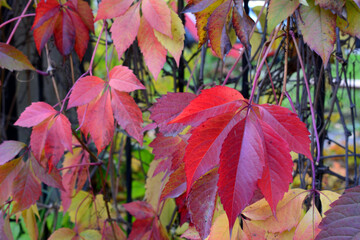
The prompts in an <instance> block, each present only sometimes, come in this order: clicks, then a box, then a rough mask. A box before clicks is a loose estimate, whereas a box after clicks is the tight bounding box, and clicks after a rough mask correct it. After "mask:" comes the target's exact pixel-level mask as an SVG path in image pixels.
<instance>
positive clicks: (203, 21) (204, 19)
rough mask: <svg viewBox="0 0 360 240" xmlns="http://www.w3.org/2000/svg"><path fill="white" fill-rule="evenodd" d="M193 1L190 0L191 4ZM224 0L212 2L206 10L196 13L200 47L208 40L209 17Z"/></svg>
mask: <svg viewBox="0 0 360 240" xmlns="http://www.w3.org/2000/svg"><path fill="white" fill-rule="evenodd" d="M190 2H191V1H189V4H190ZM223 2H224V0H218V1H216V2H214V3H213V4H211V5H210V6H209V7H207V8H205V9H204V10H202V11H200V12H197V13H195V16H196V28H197V33H198V36H199V47H200V46H202V45H203V44H204V43H206V42H207V24H208V19H209V17H210V16H211V14H212V13H213V12H214V11H215V9H216V8H217V7H218V6H220V5H221V4H222V3H223Z"/></svg>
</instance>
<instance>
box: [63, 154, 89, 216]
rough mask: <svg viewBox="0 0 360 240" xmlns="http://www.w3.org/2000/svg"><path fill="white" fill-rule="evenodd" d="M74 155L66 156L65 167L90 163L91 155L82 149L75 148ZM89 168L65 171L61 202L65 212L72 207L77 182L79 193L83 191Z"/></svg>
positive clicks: (82, 167)
mask: <svg viewBox="0 0 360 240" xmlns="http://www.w3.org/2000/svg"><path fill="white" fill-rule="evenodd" d="M73 152H74V153H73V154H71V153H68V154H66V155H65V158H64V162H63V167H64V168H66V167H69V166H73V165H76V164H82V163H89V162H90V159H89V154H88V153H87V152H85V151H83V150H82V149H81V148H74V150H73ZM87 169H88V166H81V167H71V168H67V169H64V170H63V172H62V173H63V178H62V183H63V185H64V189H63V190H62V191H61V200H62V206H63V208H64V211H67V209H68V208H69V207H70V204H71V200H72V198H73V196H74V194H73V191H74V189H75V185H76V181H77V192H78V191H80V190H81V189H82V187H83V186H84V184H85V181H86V180H87V176H88V175H87V173H88V172H87Z"/></svg>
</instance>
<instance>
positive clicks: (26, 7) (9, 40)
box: [4, 0, 32, 44]
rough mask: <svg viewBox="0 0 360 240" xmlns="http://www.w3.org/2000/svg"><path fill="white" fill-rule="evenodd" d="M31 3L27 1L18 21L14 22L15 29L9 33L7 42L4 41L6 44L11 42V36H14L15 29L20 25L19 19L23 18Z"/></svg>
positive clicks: (30, 0)
mask: <svg viewBox="0 0 360 240" xmlns="http://www.w3.org/2000/svg"><path fill="white" fill-rule="evenodd" d="M31 2H32V0H29V1H28V3H27V4H26V6H25V8H24V10H23V12H22V13H21V15H20V16H19V17H18V18H19V19H18V21H17V22H16V24H15V27H14V28H13V30H12V31H11V33H10V36H9V38H8V40H7V41H6V44H9V43H10V42H11V39H12V38H13V36H14V34H15V31H16V29H17V28H18V26H19V24H20V22H21V19H22V18H23V17H24V16H25V13H26V11H27V9H28V8H29V6H30V4H31ZM4 24H5V23H4Z"/></svg>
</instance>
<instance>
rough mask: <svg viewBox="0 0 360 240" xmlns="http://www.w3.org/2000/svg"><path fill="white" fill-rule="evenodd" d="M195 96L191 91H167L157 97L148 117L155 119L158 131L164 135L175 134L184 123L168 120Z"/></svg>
mask: <svg viewBox="0 0 360 240" xmlns="http://www.w3.org/2000/svg"><path fill="white" fill-rule="evenodd" d="M195 98H196V95H195V94H193V93H180V92H179V93H168V94H166V95H163V96H162V97H161V98H158V99H157V100H156V101H157V102H156V103H154V105H153V106H152V107H151V108H150V112H151V116H150V119H152V120H153V121H155V123H156V124H157V126H158V127H159V131H160V132H161V133H163V134H164V135H165V136H175V135H177V134H178V133H180V132H181V131H182V130H183V129H184V128H185V126H186V125H185V124H182V123H173V124H168V122H169V121H171V120H173V119H174V118H175V117H177V116H178V115H179V114H180V113H181V112H182V111H183V110H184V108H185V107H187V106H188V105H189V103H190V102H191V101H192V100H194V99H195Z"/></svg>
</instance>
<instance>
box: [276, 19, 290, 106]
mask: <svg viewBox="0 0 360 240" xmlns="http://www.w3.org/2000/svg"><path fill="white" fill-rule="evenodd" d="M289 31H290V17H288V18H287V21H286V38H285V67H284V79H283V88H282V92H281V96H280V101H279V104H278V105H279V106H281V103H282V100H283V98H284V93H285V91H286V82H287V73H288V65H289V64H288V58H289Z"/></svg>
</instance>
